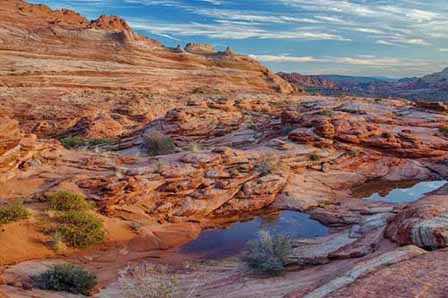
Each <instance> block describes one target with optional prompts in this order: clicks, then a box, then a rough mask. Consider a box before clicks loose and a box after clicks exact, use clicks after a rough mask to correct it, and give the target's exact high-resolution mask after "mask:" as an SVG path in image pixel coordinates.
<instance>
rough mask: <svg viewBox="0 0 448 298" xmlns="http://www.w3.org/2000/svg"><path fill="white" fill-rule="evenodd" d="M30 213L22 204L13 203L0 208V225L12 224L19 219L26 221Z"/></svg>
mask: <svg viewBox="0 0 448 298" xmlns="http://www.w3.org/2000/svg"><path fill="white" fill-rule="evenodd" d="M29 216H30V213H29V212H28V210H26V208H25V207H24V206H23V203H22V202H15V203H12V204H9V205H6V206H2V207H0V225H3V224H8V223H12V222H15V221H18V220H21V219H27V218H28V217H29Z"/></svg>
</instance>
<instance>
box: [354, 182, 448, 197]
mask: <svg viewBox="0 0 448 298" xmlns="http://www.w3.org/2000/svg"><path fill="white" fill-rule="evenodd" d="M445 183H447V181H446V180H441V181H426V182H419V181H415V180H408V181H382V180H377V181H370V182H367V183H365V184H363V185H361V186H359V187H356V188H355V189H353V196H354V197H356V198H364V199H366V200H374V201H384V202H391V203H409V202H415V201H417V200H419V199H421V198H422V197H423V196H424V195H425V194H426V193H428V192H431V191H434V190H436V189H438V188H440V187H442V186H443V185H444V184H445Z"/></svg>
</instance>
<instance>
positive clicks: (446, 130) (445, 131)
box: [439, 126, 448, 135]
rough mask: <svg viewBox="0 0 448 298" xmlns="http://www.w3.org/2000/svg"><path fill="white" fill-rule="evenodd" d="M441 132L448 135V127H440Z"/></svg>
mask: <svg viewBox="0 0 448 298" xmlns="http://www.w3.org/2000/svg"><path fill="white" fill-rule="evenodd" d="M439 132H441V133H443V134H444V135H448V127H446V126H445V127H440V128H439Z"/></svg>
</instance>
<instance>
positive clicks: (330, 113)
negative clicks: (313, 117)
mask: <svg viewBox="0 0 448 298" xmlns="http://www.w3.org/2000/svg"><path fill="white" fill-rule="evenodd" d="M319 115H321V116H325V117H333V116H334V115H335V113H334V111H332V110H322V111H320V112H319Z"/></svg>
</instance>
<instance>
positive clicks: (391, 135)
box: [381, 131, 394, 139]
mask: <svg viewBox="0 0 448 298" xmlns="http://www.w3.org/2000/svg"><path fill="white" fill-rule="evenodd" d="M381 136H382V137H383V138H385V139H390V138H392V137H393V136H394V135H393V134H392V133H391V132H388V131H386V132H383V134H382V135H381Z"/></svg>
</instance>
